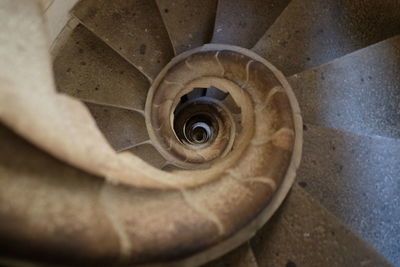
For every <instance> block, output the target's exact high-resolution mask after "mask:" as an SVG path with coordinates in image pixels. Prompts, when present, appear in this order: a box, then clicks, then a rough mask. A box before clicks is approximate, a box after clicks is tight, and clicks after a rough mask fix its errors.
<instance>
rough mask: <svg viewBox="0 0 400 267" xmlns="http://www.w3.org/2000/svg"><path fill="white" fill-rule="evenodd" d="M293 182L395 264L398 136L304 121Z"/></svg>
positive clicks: (398, 257)
mask: <svg viewBox="0 0 400 267" xmlns="http://www.w3.org/2000/svg"><path fill="white" fill-rule="evenodd" d="M305 129H306V130H305V131H304V152H303V161H302V164H301V166H300V169H299V171H298V175H297V182H298V183H299V184H300V185H301V186H302V187H304V188H305V189H306V190H307V191H308V192H309V193H310V194H311V195H312V196H313V197H315V198H316V199H317V200H319V201H320V202H321V203H322V204H323V205H324V206H325V207H326V208H327V209H328V210H329V211H331V212H332V213H333V214H334V215H335V216H337V217H338V218H339V220H341V221H342V222H344V223H345V224H347V225H348V226H349V227H350V228H351V229H352V230H353V231H355V232H356V233H358V234H359V235H360V236H361V237H363V238H364V239H365V240H366V241H367V242H368V243H369V244H370V245H371V246H373V247H374V248H375V249H377V250H378V251H379V252H381V253H382V254H383V255H384V256H386V257H387V259H389V260H391V261H392V262H393V263H397V264H400V242H399V236H400V224H399V219H400V208H399V207H400V140H395V139H390V138H383V137H368V136H360V135H354V134H350V133H345V132H340V131H336V130H333V129H328V128H323V127H317V126H312V125H306V126H305Z"/></svg>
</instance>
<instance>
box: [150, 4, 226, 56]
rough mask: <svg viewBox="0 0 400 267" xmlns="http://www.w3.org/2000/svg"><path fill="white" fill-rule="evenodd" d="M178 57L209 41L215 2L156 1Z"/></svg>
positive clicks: (215, 6) (212, 26) (215, 7)
mask: <svg viewBox="0 0 400 267" xmlns="http://www.w3.org/2000/svg"><path fill="white" fill-rule="evenodd" d="M156 2H157V5H158V7H159V9H160V13H161V16H162V18H163V20H164V24H165V26H166V28H167V31H168V34H169V36H170V37H171V42H172V45H173V47H174V50H175V54H176V55H178V54H180V53H182V52H185V51H186V50H190V49H192V48H196V47H198V46H201V45H203V44H206V43H209V42H210V40H211V36H212V32H213V28H214V21H215V13H216V9H217V2H218V1H217V0H202V1H198V0H156Z"/></svg>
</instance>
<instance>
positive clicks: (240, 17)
mask: <svg viewBox="0 0 400 267" xmlns="http://www.w3.org/2000/svg"><path fill="white" fill-rule="evenodd" d="M289 2H290V0H235V1H232V0H219V1H218V9H217V17H216V20H215V27H214V34H213V39H212V42H213V43H220V44H230V45H236V46H241V47H245V48H251V47H252V46H254V45H255V44H256V42H257V41H258V40H259V39H260V38H261V37H262V35H263V34H264V33H265V31H266V30H267V29H268V28H269V27H270V26H271V25H272V24H273V23H274V21H275V20H276V18H277V17H278V16H279V15H280V14H281V12H282V11H283V10H284V8H285V7H286V6H287V4H288V3H289Z"/></svg>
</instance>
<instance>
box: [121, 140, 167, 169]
mask: <svg viewBox="0 0 400 267" xmlns="http://www.w3.org/2000/svg"><path fill="white" fill-rule="evenodd" d="M127 151H128V152H131V153H133V154H135V155H136V156H138V157H139V158H141V159H142V160H144V161H146V162H147V163H149V164H150V165H152V166H153V167H156V168H159V169H161V168H162V167H163V166H164V165H165V163H166V160H165V159H164V157H163V156H162V155H161V154H160V153H159V152H158V151H157V150H156V149H155V148H154V146H153V145H152V144H143V145H139V146H135V147H133V148H130V149H129V150H127Z"/></svg>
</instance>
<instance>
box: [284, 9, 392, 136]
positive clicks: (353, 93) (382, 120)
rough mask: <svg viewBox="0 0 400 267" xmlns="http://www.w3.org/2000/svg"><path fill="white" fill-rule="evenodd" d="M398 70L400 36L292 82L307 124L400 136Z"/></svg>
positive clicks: (305, 72)
mask: <svg viewBox="0 0 400 267" xmlns="http://www.w3.org/2000/svg"><path fill="white" fill-rule="evenodd" d="M399 10H400V9H399ZM399 21H400V19H399ZM399 69H400V36H398V37H394V38H391V39H388V40H385V41H383V42H380V43H378V44H375V45H373V46H370V47H367V48H364V49H362V50H359V51H356V52H354V53H352V54H349V55H346V56H344V57H342V58H339V59H337V60H334V61H332V62H330V63H328V64H325V65H322V66H320V67H317V68H315V69H311V70H307V71H304V72H302V73H300V74H298V75H294V76H292V77H290V78H289V82H290V84H291V85H292V87H293V90H294V91H295V93H296V95H297V97H298V101H299V104H300V107H301V110H302V113H303V118H304V121H305V122H308V123H313V124H318V125H324V126H327V127H332V128H337V129H342V130H346V131H351V132H354V133H359V134H368V135H382V136H388V137H395V138H400V75H399Z"/></svg>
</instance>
